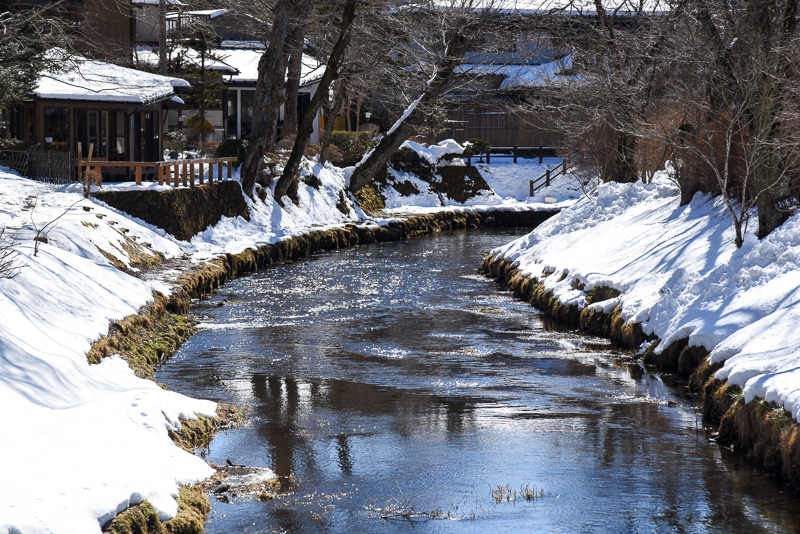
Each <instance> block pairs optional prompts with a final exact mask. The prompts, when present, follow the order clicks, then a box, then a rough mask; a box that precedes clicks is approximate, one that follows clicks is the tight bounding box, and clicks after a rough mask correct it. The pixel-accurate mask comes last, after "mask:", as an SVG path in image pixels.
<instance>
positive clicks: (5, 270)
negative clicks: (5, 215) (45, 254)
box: [0, 228, 20, 279]
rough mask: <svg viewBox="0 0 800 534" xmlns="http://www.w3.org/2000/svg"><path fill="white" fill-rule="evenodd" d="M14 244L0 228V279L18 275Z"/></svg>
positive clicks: (11, 238)
mask: <svg viewBox="0 0 800 534" xmlns="http://www.w3.org/2000/svg"><path fill="white" fill-rule="evenodd" d="M15 244H16V241H15V240H14V238H13V237H11V236H9V235H7V234H6V229H5V228H0V279H4V278H5V279H11V278H14V277H15V276H17V275H18V274H19V268H20V267H19V264H18V263H17V257H16V256H17V252H16V251H15V250H14V245H15Z"/></svg>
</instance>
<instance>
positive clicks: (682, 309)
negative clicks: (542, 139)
mask: <svg viewBox="0 0 800 534" xmlns="http://www.w3.org/2000/svg"><path fill="white" fill-rule="evenodd" d="M678 204H679V191H678V189H677V187H676V186H675V185H674V184H673V183H672V182H671V181H670V180H669V178H668V177H667V175H666V173H660V174H658V175H657V176H656V178H655V179H654V181H653V183H652V184H650V185H644V184H641V183H637V184H613V183H612V184H605V185H603V186H601V187H600V188H599V190H598V192H597V195H596V196H595V197H593V198H591V199H582V200H580V201H579V202H578V203H576V204H575V205H574V206H573V207H572V208H571V209H567V210H564V211H562V213H561V214H560V215H558V216H556V217H554V218H552V219H550V220H548V221H547V222H546V223H544V224H542V225H541V226H540V227H539V228H537V229H536V230H534V231H533V232H531V233H530V234H529V235H527V236H525V237H523V238H520V239H518V240H516V241H514V242H512V243H509V244H508V245H506V246H504V247H501V248H498V249H496V250H494V251H492V254H493V255H494V256H495V257H497V258H502V259H505V260H508V261H513V262H514V263H515V264H517V265H518V266H519V268H520V270H521V271H522V272H523V273H524V274H526V275H528V276H532V277H538V278H540V280H542V281H543V283H544V285H545V287H546V288H547V289H549V290H552V291H553V292H554V294H555V295H556V296H557V297H558V298H559V300H560V301H562V302H564V303H567V304H577V305H579V306H581V307H583V306H585V305H586V301H585V298H584V296H585V293H584V291H580V290H576V289H573V288H572V282H573V279H578V280H579V281H580V282H583V283H585V284H586V286H585V290H586V291H588V290H589V289H591V288H593V287H595V286H608V287H613V288H616V289H618V290H620V292H621V294H620V296H619V297H617V298H615V299H610V300H609V301H604V302H599V303H595V304H593V305H592V306H594V307H598V308H601V309H603V310H604V311H610V310H611V309H613V307H614V306H616V305H617V304H619V305H621V307H622V317H623V318H624V319H625V320H626V321H638V322H640V323H641V324H642V327H643V329H644V331H645V332H646V333H652V334H655V335H656V336H658V337H659V338H661V339H662V340H663V342H662V343H661V344H660V346H659V349H661V350H663V348H665V347H666V346H668V345H669V344H670V343H672V342H674V341H677V340H679V339H682V338H687V337H688V339H689V344H690V345H692V346H703V347H705V348H706V349H708V350H710V351H711V359H712V361H714V362H724V366H723V368H722V369H721V370H720V371H719V372H718V373H717V377H718V378H721V379H725V378H727V379H728V381H729V382H730V383H732V384H736V385H739V386H742V387H743V388H744V394H745V398H746V400H748V401H749V400H751V399H753V398H755V397H762V398H765V399H767V400H769V401H775V402H778V403H780V404H783V406H784V407H785V408H786V409H787V410H788V411H790V412H791V413H792V415H793V417H794V418H795V419H797V420H800V330H798V329H797V328H796V325H797V321H798V319H799V318H800V269H798V268H799V267H800V221H798V216H794V217H792V218H791V219H790V220H789V221H788V222H787V223H786V224H784V225H783V226H782V227H781V228H779V229H777V230H776V231H774V232H773V233H772V234H770V235H769V236H767V237H766V238H765V239H763V240H762V241H758V240H757V239H756V237H755V236H754V235H753V234H752V233H750V234H748V235H747V238H746V239H745V245H744V246H743V247H742V248H741V249H739V250H736V247H735V246H734V244H733V230H732V225H731V221H730V218H729V216H728V215H727V213H726V211H725V209H724V207H723V206H722V205H721V202H720V200H719V199H715V198H711V197H709V196H702V195H697V196H695V198H694V199H693V200H692V202H691V203H689V204H688V205H687V206H683V207H679V206H678ZM551 272H556V273H564V274H566V275H567V276H566V277H565V278H564V279H563V280H561V281H559V280H560V279H561V276H547V277H544V278H542V276H543V275H544V274H545V273H551Z"/></svg>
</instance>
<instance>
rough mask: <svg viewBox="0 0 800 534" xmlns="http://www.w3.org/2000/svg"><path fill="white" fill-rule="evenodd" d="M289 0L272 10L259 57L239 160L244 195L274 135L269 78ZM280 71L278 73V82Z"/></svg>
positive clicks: (279, 50) (277, 57)
mask: <svg viewBox="0 0 800 534" xmlns="http://www.w3.org/2000/svg"><path fill="white" fill-rule="evenodd" d="M290 5H291V0H278V3H277V4H276V5H275V9H274V11H273V14H274V16H273V24H272V32H271V35H270V40H269V46H267V49H266V50H265V51H264V54H263V55H262V56H261V59H259V61H258V80H257V81H256V90H255V95H254V98H253V128H252V130H251V132H250V144H249V146H248V147H247V154H245V157H244V162H242V190H243V191H244V193H245V194H246V195H247V196H250V195H252V194H253V189H254V188H255V185H256V180H257V179H258V174H259V172H260V170H261V164H262V161H263V159H264V153H265V152H266V145H267V141H268V140H269V139H270V137H271V138H272V139H274V138H275V130H274V129H273V130H270V123H269V121H268V117H267V113H268V110H269V108H270V105H271V101H272V87H273V85H274V84H273V83H272V78H271V76H274V73H275V72H276V71H277V70H278V66H279V63H280V60H281V56H282V55H283V46H284V41H285V39H286V26H287V23H288V19H289V7H290ZM282 81H283V75H281V82H282Z"/></svg>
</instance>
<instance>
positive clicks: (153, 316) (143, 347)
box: [86, 293, 194, 379]
mask: <svg viewBox="0 0 800 534" xmlns="http://www.w3.org/2000/svg"><path fill="white" fill-rule="evenodd" d="M154 297H155V300H154V302H153V303H152V304H150V305H148V306H145V307H144V308H143V309H142V310H141V311H140V313H139V314H137V315H129V316H128V317H126V318H124V319H122V320H120V321H116V322H114V323H112V324H111V326H109V330H108V334H107V335H106V336H104V337H102V338H101V339H99V340H97V341H95V342H94V343H93V344H92V346H91V348H90V350H89V352H88V353H87V355H86V357H87V359H88V360H89V363H99V362H100V360H102V359H103V358H105V357H107V356H111V355H114V354H119V355H121V356H122V357H123V358H124V359H125V360H126V361H127V362H128V365H129V366H130V367H131V369H133V371H134V373H136V375H137V376H139V377H141V378H148V379H152V378H153V376H154V374H155V370H156V367H157V366H158V364H160V363H161V362H163V361H164V360H165V359H167V358H169V357H170V356H172V355H173V354H174V353H175V351H176V350H178V347H180V346H181V344H182V343H183V342H184V341H185V340H186V339H188V338H189V336H190V335H192V333H194V322H193V321H192V320H191V319H189V318H187V317H184V316H183V315H179V314H177V313H171V312H169V311H168V310H167V305H168V303H169V299H167V298H166V297H164V296H163V295H161V294H160V293H155V294H154Z"/></svg>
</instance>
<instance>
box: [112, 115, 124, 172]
mask: <svg viewBox="0 0 800 534" xmlns="http://www.w3.org/2000/svg"><path fill="white" fill-rule="evenodd" d="M114 114H115V117H114V134H115V135H114V139H115V143H114V147H113V152H114V156H116V158H117V159H119V160H124V159H125V152H126V150H125V112H124V111H116V112H115V113H114Z"/></svg>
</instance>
